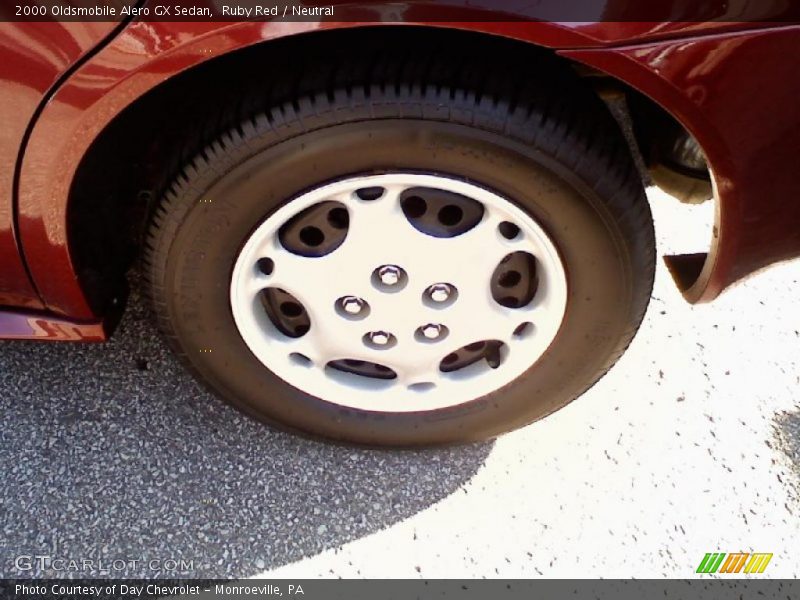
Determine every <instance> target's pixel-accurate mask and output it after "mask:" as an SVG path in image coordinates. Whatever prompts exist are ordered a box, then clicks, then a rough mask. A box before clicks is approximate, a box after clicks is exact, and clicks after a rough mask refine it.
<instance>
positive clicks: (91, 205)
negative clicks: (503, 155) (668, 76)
mask: <svg viewBox="0 0 800 600" xmlns="http://www.w3.org/2000/svg"><path fill="white" fill-rule="evenodd" d="M390 38H391V41H390ZM406 47H413V48H415V49H420V48H425V49H426V51H429V52H440V53H447V55H448V56H458V57H459V60H460V66H459V68H462V69H464V68H468V64H469V58H470V56H477V55H478V54H479V55H480V56H481V57H482V58H483V59H485V57H486V56H490V57H492V58H493V59H494V60H498V61H502V62H504V63H509V62H511V63H514V64H520V65H523V64H524V65H526V66H528V67H529V66H530V65H531V64H533V65H536V67H537V68H538V67H541V68H546V69H550V70H561V71H563V72H564V73H565V74H568V73H570V72H572V71H577V72H578V74H579V75H586V73H585V72H583V71H582V70H581V69H575V65H574V64H573V63H572V62H570V61H568V60H566V59H563V58H560V57H558V56H557V55H556V54H555V53H554V52H552V51H550V50H547V49H544V48H541V47H538V46H535V45H532V44H528V43H525V42H520V41H514V40H509V39H506V38H499V37H495V36H492V35H489V34H484V33H476V32H466V31H459V30H452V29H438V28H432V27H415V26H398V27H387V26H381V27H359V28H352V29H344V30H335V31H326V32H314V33H308V34H300V35H296V36H289V37H286V38H282V39H279V40H274V41H269V42H263V43H261V44H258V45H256V46H252V47H249V48H245V49H241V50H237V51H234V52H231V53H229V54H226V55H223V56H220V57H218V58H214V59H211V60H209V61H207V62H204V63H202V64H200V65H198V66H196V67H194V68H191V69H189V70H187V71H185V72H183V73H180V74H178V75H176V76H174V77H172V78H170V79H168V80H167V81H165V82H163V83H162V84H160V85H158V86H156V87H155V88H153V89H152V90H150V91H149V92H148V93H146V94H145V95H144V96H142V97H141V98H139V99H137V100H136V101H134V102H133V103H132V104H131V105H130V106H128V107H127V108H126V109H125V110H124V111H122V112H121V113H120V114H119V115H117V116H116V117H115V118H114V120H113V121H112V122H111V123H110V124H109V125H108V126H107V127H106V128H105V129H104V130H103V132H102V133H101V134H100V135H99V136H98V138H97V139H96V140H95V141H94V142H93V144H92V146H91V147H90V149H89V150H88V152H87V153H86V155H85V156H84V158H83V160H82V161H81V164H80V165H79V167H78V170H77V172H76V174H75V177H74V180H73V183H72V187H71V190H70V198H69V207H68V213H67V219H68V223H67V227H68V235H69V242H70V249H71V253H72V257H73V261H74V264H75V266H76V270H77V273H78V277H79V279H80V281H81V285H82V287H83V289H84V290H85V293H86V294H87V299H88V300H89V302H90V305H91V306H92V308H93V310H94V311H95V312H97V313H98V314H104V313H105V312H106V308H107V306H108V305H109V302H110V301H111V300H112V299H113V298H115V297H117V296H118V295H119V294H120V290H121V289H124V286H125V274H126V272H127V270H128V268H129V267H130V266H131V265H132V264H133V262H134V261H135V259H136V257H137V255H138V251H139V248H140V247H141V245H142V243H143V240H144V232H145V229H146V226H147V223H148V218H149V214H150V211H151V210H152V208H153V206H154V203H155V202H156V201H157V199H158V198H159V196H160V194H161V193H162V191H163V190H164V188H165V186H166V185H167V184H168V183H169V182H170V181H171V179H172V178H173V177H174V176H175V175H176V174H177V173H178V172H179V169H180V167H181V166H182V165H183V164H184V163H186V162H187V161H188V160H189V159H190V158H191V154H194V153H196V152H197V151H198V149H202V148H203V147H204V146H205V145H206V144H207V143H208V142H209V141H211V138H212V136H215V135H216V134H217V133H218V132H219V131H223V130H225V129H228V128H230V127H233V126H235V125H237V124H238V123H240V122H242V121H243V120H244V119H245V118H247V117H248V116H250V115H252V114H255V113H256V112H257V111H258V110H260V109H263V108H265V107H268V106H271V105H274V104H278V103H281V102H285V101H287V100H291V99H293V98H295V97H298V96H299V95H301V94H302V93H304V92H306V91H310V90H311V89H312V87H313V86H316V88H319V86H320V84H322V85H324V83H325V81H324V79H323V80H320V77H328V76H329V73H330V69H320V65H321V64H323V63H327V64H328V65H330V64H336V65H337V69H339V70H340V71H343V72H344V74H345V75H348V73H346V71H347V69H348V61H347V60H346V57H347V55H348V53H352V52H353V51H354V49H357V50H355V51H357V52H359V53H374V54H376V55H380V54H381V53H386V52H402V49H403V48H406ZM389 49H394V50H389ZM398 49H399V50H398ZM417 51H418V50H417ZM337 56H338V57H341V58H342V60H340V61H339V62H336V60H337ZM286 57H291V58H292V60H291V62H289V61H287V60H286ZM375 63H376V64H378V63H379V60H378V59H376V60H375ZM317 72H318V73H319V77H317V76H315V73H317ZM298 73H302V74H303V76H302V77H299V76H298ZM254 74H256V75H257V77H254ZM409 75H413V74H409ZM444 75H445V76H446V74H444ZM352 76H353V78H356V77H363V76H364V73H352ZM337 78H338V79H339V80H341V78H342V72H339V73H337ZM587 89H590V88H588V87H587ZM622 89H624V90H625V93H626V94H628V93H630V94H633V93H634V92H632V90H629V89H627V88H625V86H624V85H622ZM645 100H646V99H645ZM220 106H226V107H228V106H230V107H235V108H233V109H232V110H228V111H220V110H219V107H220ZM637 106H638V101H637ZM647 108H648V111H652V110H655V111H660V112H659V113H658V114H661V115H662V116H663V117H664V118H665V119H668V120H669V121H670V122H674V119H672V118H671V117H670V116H669V115H668V114H667V113H666V112H665V111H663V109H660V108H659V107H658V106H657V105H655V104H653V103H649V104H647ZM612 112H613V107H612ZM630 114H631V115H632V116H633V117H634V118H635V119H637V120H640V119H638V117H637V115H638V113H637V111H634V110H631V111H630ZM642 114H643V115H644V116H643V117H642V119H641V120H642V121H643V122H644V121H648V120H651V119H652V112H642ZM659 122H661V121H659ZM633 129H634V131H635V133H636V136H635V137H636V138H637V141H638V142H639V144H640V145H641V144H647V145H648V147H647V148H642V152H641V154H638V149H637V148H636V147H635V146H636V144H633V146H634V147H633V148H632V150H633V151H634V154H635V155H637V154H638V155H639V156H642V155H643V156H645V157H648V156H650V154H651V152H650V147H649V146H650V145H652V144H653V143H654V141H653V140H655V139H657V136H656V135H654V134H653V132H652V131H651V130H647V131H646V132H645V133H642V132H643V131H645V130H644V129H643V127H642V126H641V124H637V123H634V127H633ZM651 129H652V128H651ZM623 130H624V127H623ZM627 137H628V141H629V143H632V137H631V136H627ZM640 163H641V161H640Z"/></svg>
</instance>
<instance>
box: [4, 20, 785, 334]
mask: <svg viewBox="0 0 800 600" xmlns="http://www.w3.org/2000/svg"><path fill="white" fill-rule="evenodd" d="M361 25H365V24H363V23H362V24H358V23H319V22H315V23H271V24H267V23H259V22H246V23H172V22H162V23H158V22H134V23H132V24H130V25H129V26H128V27H127V28H126V29H125V30H124V31H122V33H120V34H119V35H118V36H117V37H116V38H115V39H114V40H113V41H112V42H110V43H109V44H108V45H107V46H106V47H105V48H103V49H102V50H101V51H100V52H98V53H97V54H96V55H95V56H94V57H92V58H91V60H89V61H87V62H86V63H85V64H84V65H83V66H82V67H81V68H80V69H78V70H77V71H76V72H75V73H74V74H73V75H72V76H71V77H70V78H69V79H68V80H67V81H66V82H64V84H63V85H62V86H61V87H60V88H59V89H58V90H57V91H56V92H55V93H54V94H53V96H52V98H51V99H50V102H49V104H48V105H47V107H46V108H45V109H44V110H43V111H42V113H41V115H40V117H39V119H38V121H37V122H36V124H35V126H34V128H33V130H32V133H31V136H30V139H29V143H28V148H27V151H26V153H25V156H24V158H23V162H22V165H21V170H20V185H19V198H18V199H19V235H20V239H21V242H22V246H23V249H24V252H25V256H26V260H27V263H28V266H29V270H30V273H31V276H32V277H33V279H34V281H35V283H36V285H37V288H38V289H39V291H40V293H41V296H42V298H43V299H44V301H45V302H46V304H47V306H48V307H49V308H50V309H51V310H53V311H54V312H57V313H61V314H64V315H68V316H69V317H70V318H73V319H85V320H90V319H96V318H98V315H95V314H93V313H92V311H91V309H90V308H89V305H88V303H87V301H86V298H85V296H84V293H83V290H82V289H81V287H80V284H79V282H78V278H77V276H76V274H75V270H74V267H73V262H72V259H71V256H70V249H69V246H68V239H67V232H66V226H65V223H66V216H67V204H68V197H69V190H70V185H71V183H72V179H73V176H74V174H75V172H76V170H77V168H78V165H79V163H80V160H81V158H82V157H83V156H84V154H85V152H86V151H87V150H88V148H89V147H90V145H91V143H92V142H93V141H94V139H95V138H96V136H97V135H98V134H99V133H100V132H101V131H102V130H103V128H104V127H105V126H106V125H107V124H108V123H109V122H110V121H111V120H112V119H113V118H114V117H115V116H116V115H117V114H119V113H120V112H121V111H122V110H123V109H124V108H125V107H126V106H128V105H129V104H130V103H132V102H133V101H135V100H136V99H137V98H139V97H140V96H142V95H143V94H144V93H146V92H147V91H148V90H150V89H152V88H153V87H155V86H156V85H158V84H159V83H161V82H162V81H164V80H165V79H167V78H169V77H170V76H172V75H174V74H176V73H178V72H181V71H183V70H185V69H188V68H191V67H192V66H195V65H197V64H200V63H202V62H204V61H206V60H208V59H210V58H213V57H215V56H219V55H222V54H224V53H227V52H230V51H232V50H235V49H238V48H242V47H245V46H249V45H252V44H256V43H259V42H262V41H265V40H269V39H273V38H277V37H282V36H285V35H291V34H297V33H301V32H306V31H313V30H317V29H327V28H341V27H355V26H361ZM611 25H613V26H614V27H610V26H611ZM654 25H655V24H646V23H645V24H643V23H624V24H619V23H617V24H608V23H593V24H585V25H580V24H575V25H569V24H554V23H547V22H537V23H522V22H520V23H450V24H445V23H441V24H437V26H440V27H445V26H447V27H460V28H465V29H466V28H468V29H472V30H479V31H483V32H487V33H494V34H498V35H504V36H507V37H514V38H517V39H521V40H525V41H528V42H531V43H534V44H539V45H542V46H548V47H556V48H566V47H573V48H575V47H581V46H583V47H584V48H586V47H598V46H600V45H602V44H605V43H609V41H611V42H617V43H618V42H619V41H620V37H619V36H621V37H622V38H624V39H627V40H630V39H642V38H647V37H648V36H651V35H656V36H665V35H674V34H677V33H680V31H682V29H681V25H680V24H675V23H670V24H667V25H669V27H667V28H666V31H667V33H664V31H663V29H664V28H657V27H654ZM702 25H703V24H697V23H695V24H688V25H687V24H684V28H685V29H689V30H702V31H705V29H703V27H701V26H702ZM716 27H720V28H722V29H725V30H728V29H737V28H741V27H742V24H731V23H726V24H717V25H716ZM609 32H612V33H613V34H614V35H612V34H611V33H609ZM615 35H616V36H618V37H614V36H615ZM798 37H800V29H798V28H791V27H785V28H777V29H770V30H764V31H759V32H752V33H740V34H736V33H728V34H726V35H713V36H710V37H697V38H694V39H689V40H681V41H662V42H657V43H650V44H646V45H640V46H632V47H624V48H616V49H580V50H570V51H566V50H565V51H563V52H562V54H563V55H564V56H567V57H569V58H572V59H574V60H577V61H581V62H584V63H586V64H591V65H592V66H594V67H596V68H598V69H600V70H604V71H606V72H607V73H609V74H611V75H613V76H615V77H617V78H619V79H621V80H622V81H625V82H627V83H629V84H630V85H632V86H634V87H636V88H638V89H639V90H640V91H641V92H643V93H644V94H645V95H647V96H650V97H651V98H653V99H654V100H655V101H657V102H659V103H661V104H662V106H664V107H665V108H666V109H667V110H668V111H669V112H671V113H672V114H673V115H675V116H676V118H678V120H680V121H681V122H682V123H683V124H684V125H685V126H686V127H687V128H688V129H689V131H691V132H692V133H693V134H694V135H695V136H696V137H697V139H698V140H699V141H700V143H701V145H702V146H703V148H704V150H705V151H706V153H707V155H708V159H709V162H710V164H711V165H712V167H713V168H714V173H715V177H716V180H717V187H718V191H719V202H720V206H721V207H722V208H721V211H720V213H721V219H720V223H719V236H718V238H717V243H716V246H715V248H716V250H715V252H713V253H712V260H711V261H707V262H706V263H705V264H706V270H705V271H703V275H702V277H701V278H700V280H698V281H696V282H695V280H697V273H696V272H694V271H697V272H699V271H700V269H699V268H698V267H697V266H696V265H697V264H698V263H699V264H702V259H703V257H700V258H694V259H691V260H690V262H691V261H692V260H693V262H691V266H690V267H688V268H687V267H685V266H684V267H682V269H678V270H679V272H681V273H683V276H684V288H685V289H686V290H687V293H688V297H689V299H690V300H692V301H698V300H708V299H711V298H713V297H714V296H716V295H717V294H718V293H719V292H720V291H721V290H722V289H723V288H724V287H725V286H726V285H728V284H730V283H731V282H732V281H735V280H736V279H737V278H739V277H741V276H743V275H746V274H747V273H749V272H751V271H752V270H754V269H756V268H758V267H759V266H763V265H764V264H768V263H769V262H772V261H773V260H778V259H780V258H781V257H789V256H790V255H792V256H796V255H797V254H800V240H798V234H797V232H796V231H792V232H791V233H790V232H789V229H791V228H789V227H787V225H786V223H785V221H784V220H785V219H787V218H794V217H797V209H795V210H794V211H792V210H788V209H786V208H785V207H781V204H780V202H776V201H774V200H771V201H769V202H768V207H769V211H768V212H767V213H765V214H761V215H759V214H758V211H757V210H755V208H754V206H755V205H757V203H756V204H755V205H754V198H755V199H758V198H759V192H760V191H761V190H762V187H761V186H764V185H767V186H769V187H770V188H771V191H772V192H774V194H776V195H777V196H774V195H771V196H770V197H772V198H775V197H785V196H782V195H783V194H787V193H790V192H794V194H795V196H796V192H797V191H798V180H797V178H792V177H789V176H788V174H783V175H781V172H780V171H781V167H783V168H784V169H786V167H787V166H788V167H789V168H788V169H786V170H789V171H790V170H791V165H792V163H791V162H789V161H790V160H792V159H790V158H789V156H788V151H787V150H784V151H783V152H782V153H781V152H780V148H778V147H776V146H775V144H776V143H777V142H778V140H779V139H780V135H779V132H778V130H779V129H780V130H781V131H780V133H781V134H782V133H783V132H784V130H785V129H786V123H785V122H783V123H776V124H774V126H771V127H769V128H768V130H767V131H766V138H765V132H764V131H758V130H756V128H755V125H756V123H757V121H758V120H759V116H760V119H764V118H768V117H769V116H772V115H774V110H773V106H774V105H775V102H776V101H777V102H779V103H780V104H781V106H785V102H786V101H788V99H789V98H791V99H792V100H794V99H795V98H796V97H797V92H798V91H800V90H798V89H797V88H798V86H800V80H797V79H796V77H789V76H788V74H787V75H783V74H782V73H781V69H784V68H785V69H788V70H789V72H791V73H792V75H794V74H795V73H796V72H797V67H798V66H800V65H798V61H800V57H796V56H794V57H792V56H787V54H791V53H790V52H788V50H787V49H786V48H785V45H786V44H789V43H791V42H793V43H794V44H795V46H794V47H795V48H796V47H797V46H796V44H797V42H798ZM773 42H777V43H775V44H774V45H773ZM739 47H742V48H745V47H746V48H753V49H754V50H755V51H756V52H759V53H766V54H767V56H765V57H763V60H765V61H766V60H768V59H769V53H770V48H771V47H774V50H772V52H773V54H772V56H773V57H774V58H775V62H777V63H781V64H780V65H777V66H776V67H775V69H774V70H775V71H776V72H775V73H773V75H774V77H773V78H772V79H769V78H767V77H762V78H760V79H759V82H758V86H757V87H758V89H759V93H760V94H763V95H764V98H763V99H762V100H761V101H758V98H755V99H750V102H751V103H752V106H751V108H752V115H754V116H751V117H748V119H746V121H745V122H746V128H745V129H744V130H743V129H741V127H742V123H741V122H739V123H737V122H735V121H731V120H730V119H731V115H730V112H729V111H727V110H724V107H723V109H722V110H721V109H720V98H725V97H728V95H729V94H731V93H741V94H745V93H753V90H750V87H749V86H750V84H748V83H747V82H746V80H747V77H745V76H744V75H745V74H743V73H739V74H738V76H737V72H736V71H737V70H736V69H735V67H734V64H735V61H736V60H741V56H740V55H739V54H740V52H739V51H738V50H737V48H739ZM666 55H669V56H671V60H673V63H674V64H673V63H670V64H667V61H663V62H661V61H660V60H659V56H666ZM733 57H737V58H733ZM778 58H780V60H777V59H778ZM762 67H764V65H763V64H762ZM732 71H733V72H732ZM792 79H793V80H792ZM756 96H758V94H756ZM776 99H777V100H776ZM753 100H756V101H755V102H753ZM788 115H789V117H790V118H791V113H788ZM745 132H747V133H745ZM155 133H157V132H154V134H155ZM748 135H751V136H753V137H752V139H751V140H748V137H747V136H748ZM794 135H795V136H798V135H800V134H798V132H795V133H794ZM737 138H738V143H737ZM764 146H772V148H773V150H774V151H775V152H776V155H775V156H774V159H775V161H776V162H775V163H774V165H773V167H772V168H769V169H768V170H767V171H763V172H762V175H761V176H759V174H758V173H756V172H755V170H754V169H756V167H757V168H758V169H763V168H764V166H765V165H764V164H761V163H759V164H758V165H754V164H752V163H750V162H749V160H748V159H749V158H750V157H752V156H753V155H754V154H755V153H756V152H757V150H758V149H760V148H762V147H764ZM786 147H787V148H788V147H789V146H786ZM797 147H798V143H797V142H795V144H794V148H797ZM792 162H793V160H792ZM769 177H771V179H770V180H769V181H767V180H766V179H767V178H769ZM792 179H794V181H792ZM747 222H756V223H757V224H758V230H759V232H760V234H762V235H766V236H767V237H765V238H759V240H761V239H767V240H769V241H770V243H769V248H767V247H766V244H764V245H763V246H761V247H760V249H759V246H758V244H756V243H755V238H756V237H757V236H755V234H753V233H744V232H743V231H742V226H743V224H744V223H747ZM794 223H795V224H796V223H797V220H796V218H795V220H794ZM794 229H795V230H796V229H797V227H796V225H795V227H794ZM709 265H710V266H709ZM686 273H688V275H686ZM695 283H696V285H695Z"/></svg>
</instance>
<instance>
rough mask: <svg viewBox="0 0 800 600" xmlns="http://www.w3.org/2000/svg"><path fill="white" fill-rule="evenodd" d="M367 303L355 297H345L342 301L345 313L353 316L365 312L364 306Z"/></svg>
mask: <svg viewBox="0 0 800 600" xmlns="http://www.w3.org/2000/svg"><path fill="white" fill-rule="evenodd" d="M365 305H366V302H364V301H363V300H362V299H361V298H356V297H355V296H345V297H344V298H343V299H342V308H343V309H344V311H345V312H346V313H348V314H351V315H357V314H359V313H360V312H361V311H362V310H364V306H365Z"/></svg>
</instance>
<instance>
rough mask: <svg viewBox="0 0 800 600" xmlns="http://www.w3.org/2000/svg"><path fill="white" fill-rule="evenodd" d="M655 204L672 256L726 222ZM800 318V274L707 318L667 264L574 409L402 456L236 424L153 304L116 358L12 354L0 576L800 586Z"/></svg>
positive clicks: (47, 351) (779, 276)
mask: <svg viewBox="0 0 800 600" xmlns="http://www.w3.org/2000/svg"><path fill="white" fill-rule="evenodd" d="M650 196H651V200H652V203H653V207H654V212H655V214H656V226H657V234H658V239H659V246H660V250H661V251H662V252H663V251H666V250H670V251H673V250H681V251H693V250H698V249H702V247H703V244H704V243H707V240H708V237H709V236H710V219H711V215H712V212H713V211H712V207H711V205H710V204H705V205H701V206H697V207H684V206H681V205H678V204H677V203H676V202H675V201H674V200H672V199H670V198H668V197H666V196H664V195H663V194H660V193H657V192H652V193H651V194H650ZM798 298H800V263H797V262H795V263H789V264H785V265H781V266H779V267H776V268H773V269H771V270H770V271H768V272H766V273H764V274H761V275H759V276H757V277H755V278H752V279H751V280H749V281H747V282H745V283H744V284H742V285H739V286H737V287H736V288H735V289H733V290H731V291H729V292H728V293H726V294H725V295H724V296H723V297H722V298H721V299H720V300H719V301H718V302H717V303H715V304H711V305H706V306H694V307H693V306H689V305H688V304H686V303H685V302H684V301H683V300H682V299H681V297H680V294H679V293H678V292H677V290H676V289H675V288H674V286H673V285H672V283H671V281H670V280H669V276H668V274H667V273H666V270H665V269H664V268H663V267H662V266H661V265H659V269H658V272H657V281H656V287H655V290H654V292H653V298H652V301H651V304H650V308H649V310H648V313H647V316H646V318H645V322H644V324H643V327H642V329H641V331H640V332H639V334H638V335H637V337H636V339H635V340H634V342H633V344H632V346H631V348H630V350H629V351H628V353H627V354H626V355H625V356H624V357H623V358H622V360H621V361H620V363H619V364H618V365H617V366H616V367H615V368H614V369H613V370H612V371H611V373H610V374H609V375H608V376H606V377H605V378H604V379H603V380H602V381H601V382H600V383H599V384H598V385H596V386H595V387H594V388H593V389H592V390H590V392H588V393H587V394H585V395H584V396H583V397H582V398H580V399H579V400H578V401H576V402H574V403H572V404H571V405H570V406H568V407H567V408H565V409H563V410H561V411H559V412H558V413H556V414H555V415H552V416H551V417H549V418H548V419H545V420H544V421H541V422H539V423H536V424H534V425H532V426H529V427H527V428H525V429H523V430H521V431H518V432H516V433H513V434H509V435H506V436H503V437H501V438H499V439H498V440H496V441H494V442H487V443H483V444H476V445H471V446H464V447H459V448H450V449H445V450H441V449H439V450H426V451H416V452H409V451H402V452H395V451H376V450H361V449H352V448H346V447H340V446H331V445H327V444H324V443H317V442H313V441H309V440H305V439H300V438H296V437H293V436H291V435H288V434H285V433H281V432H277V431H274V430H271V429H269V428H266V427H264V426H262V425H260V424H258V423H255V422H253V421H251V420H250V419H248V418H247V417H244V416H242V415H240V414H239V413H237V412H236V411H235V410H234V409H232V408H229V407H228V406H227V405H225V404H224V403H223V402H221V401H220V400H218V399H216V398H215V397H213V396H212V395H210V394H209V393H207V392H206V391H204V389H203V388H201V387H200V386H198V385H197V384H196V383H195V382H194V381H193V380H192V378H191V376H189V375H188V374H186V373H185V372H184V371H183V369H182V367H181V366H180V365H179V364H178V363H177V361H176V360H174V359H173V358H172V357H171V355H170V353H169V350H168V349H167V348H166V346H165V344H164V343H163V342H162V341H161V340H160V338H159V336H158V334H157V332H156V331H155V329H154V327H153V326H152V324H151V323H150V320H149V313H148V310H147V307H146V306H145V305H144V303H143V302H142V300H141V298H140V297H139V296H138V295H137V294H136V293H135V292H134V294H133V295H132V297H131V300H130V305H129V307H128V311H127V313H126V315H125V317H124V319H123V321H122V323H121V324H120V327H119V329H118V331H117V332H116V334H115V336H114V337H113V339H112V340H111V341H110V342H109V343H107V344H104V345H76V344H41V343H33V342H2V343H1V345H0V577H18V576H21V577H34V576H46V575H53V576H72V577H75V576H77V575H79V574H87V573H85V572H84V573H81V571H80V569H79V570H78V571H75V570H71V569H70V567H71V566H73V565H74V566H78V563H80V562H83V563H84V564H85V561H87V560H88V561H93V562H92V563H91V567H90V568H91V569H92V572H89V573H88V574H90V575H92V576H136V577H155V576H182V577H250V576H256V575H259V574H266V575H268V576H270V577H272V576H275V577H278V576H281V577H291V578H294V577H315V576H327V577H338V576H343V577H365V576H366V577H482V576H485V577H537V576H547V577H631V576H635V577H663V576H672V577H686V576H691V575H693V574H694V570H695V568H696V567H697V565H698V564H699V563H700V561H701V559H702V558H703V555H704V554H705V553H706V552H739V551H749V552H770V553H773V559H772V561H771V562H770V564H769V566H768V569H767V570H766V572H765V575H770V576H785V577H794V576H797V572H798V569H797V568H796V564H797V560H796V558H795V557H796V556H798V550H800V535H798V523H800V521H798V511H800V502H798V494H797V490H798V487H797V486H798V482H799V481H800V411H799V410H798V397H797V390H798V388H799V387H800V386H799V385H798V384H800V368H798V364H797V358H798V352H797V349H798V346H799V345H800V333H799V332H800V310H799V309H798ZM37 556H38V557H49V559H42V558H39V559H37V558H36V557H37ZM59 559H60V561H59ZM70 561H75V563H72V562H70ZM98 568H101V569H104V571H98V570H97V569H98Z"/></svg>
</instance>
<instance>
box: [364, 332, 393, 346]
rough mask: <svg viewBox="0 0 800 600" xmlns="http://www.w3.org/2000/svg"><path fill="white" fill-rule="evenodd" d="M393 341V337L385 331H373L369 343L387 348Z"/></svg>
mask: <svg viewBox="0 0 800 600" xmlns="http://www.w3.org/2000/svg"><path fill="white" fill-rule="evenodd" d="M391 339H392V335H391V334H390V333H386V332H385V331H373V332H372V333H370V334H369V341H370V342H372V343H373V344H375V345H376V346H385V345H387V344H388V343H389V341H390V340H391Z"/></svg>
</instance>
